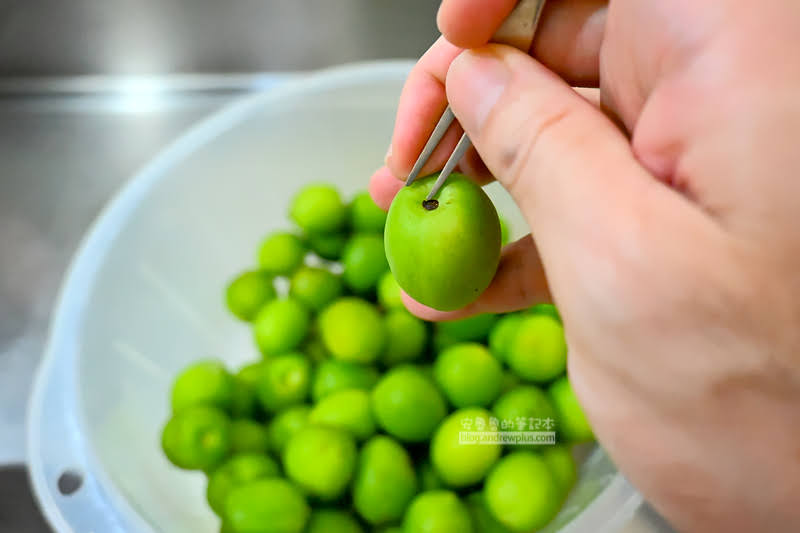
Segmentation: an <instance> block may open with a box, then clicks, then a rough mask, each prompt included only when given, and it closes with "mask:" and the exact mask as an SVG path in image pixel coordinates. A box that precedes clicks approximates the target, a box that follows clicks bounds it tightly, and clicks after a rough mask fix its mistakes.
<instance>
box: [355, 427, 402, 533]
mask: <svg viewBox="0 0 800 533" xmlns="http://www.w3.org/2000/svg"><path fill="white" fill-rule="evenodd" d="M416 492H417V475H416V473H415V472H414V465H413V464H412V463H411V457H409V455H408V452H407V451H406V450H405V448H403V446H401V445H400V444H399V443H398V442H397V441H395V440H393V439H391V438H389V437H386V436H384V435H378V436H376V437H373V438H371V439H370V440H369V441H367V443H366V444H364V447H363V448H362V450H361V455H360V456H359V462H358V468H357V469H356V475H355V479H354V481H353V506H354V507H355V508H356V510H357V511H358V514H359V515H361V517H362V518H364V520H366V521H367V522H369V523H370V524H372V525H379V524H386V523H388V522H393V521H395V520H399V519H400V518H402V517H403V512H404V511H405V510H406V507H408V504H409V502H411V499H412V498H413V497H414V495H415V494H416Z"/></svg>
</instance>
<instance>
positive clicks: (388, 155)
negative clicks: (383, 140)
mask: <svg viewBox="0 0 800 533" xmlns="http://www.w3.org/2000/svg"><path fill="white" fill-rule="evenodd" d="M390 157H392V145H391V144H390V145H389V149H388V150H386V155H385V156H383V164H384V165H388V164H389V158H390Z"/></svg>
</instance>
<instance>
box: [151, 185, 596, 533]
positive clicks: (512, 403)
mask: <svg viewBox="0 0 800 533" xmlns="http://www.w3.org/2000/svg"><path fill="white" fill-rule="evenodd" d="M289 216H290V218H291V220H292V221H293V222H294V224H295V225H296V228H294V229H291V230H289V231H285V232H276V233H272V234H271V235H269V236H268V237H267V238H266V239H265V240H264V241H263V243H262V244H261V246H260V248H259V250H258V262H257V266H256V267H255V268H254V269H252V270H249V271H247V272H244V273H242V274H240V275H239V276H238V277H236V278H235V279H234V280H233V281H232V282H230V284H229V285H228V287H227V291H226V303H227V306H228V308H229V309H230V311H231V313H232V314H233V315H234V316H236V317H237V318H238V319H240V320H241V321H243V322H244V323H246V324H247V325H248V326H249V327H250V328H251V329H252V332H253V337H254V340H255V345H256V346H257V348H258V351H259V352H260V356H259V357H258V359H257V360H255V361H253V362H252V363H250V364H247V365H245V366H243V367H241V368H239V369H238V370H236V371H235V372H233V371H231V370H229V369H228V368H226V367H225V366H224V365H223V363H222V362H220V361H218V360H208V359H207V360H201V361H198V362H196V363H194V364H192V365H190V366H189V367H187V368H186V369H184V370H183V371H182V372H181V373H180V374H179V375H178V376H177V378H176V380H175V382H174V384H173V387H172V391H171V407H172V413H171V417H170V419H169V420H168V421H167V423H166V425H165V426H164V428H163V432H162V435H161V443H162V447H163V450H164V453H165V454H166V456H167V458H168V459H169V460H170V461H171V462H172V463H173V464H174V465H175V466H177V467H179V468H182V469H187V470H199V471H202V472H204V473H205V474H206V475H207V479H208V485H207V500H208V504H209V505H210V506H211V509H212V510H213V511H214V512H215V513H216V514H217V515H218V516H219V517H220V519H221V524H222V526H221V528H222V529H221V531H223V532H225V533H301V532H308V533H359V532H367V531H376V532H384V533H396V532H404V533H450V532H452V533H471V532H472V533H482V532H486V533H500V532H531V531H536V530H538V529H541V528H542V527H543V526H545V525H546V524H547V523H548V522H550V521H551V520H552V519H553V518H554V517H555V516H556V514H557V513H558V511H559V509H560V507H561V505H562V503H563V502H564V500H565V498H566V496H567V494H568V492H569V491H570V489H571V487H572V485H573V484H574V483H575V480H576V478H577V469H576V463H575V460H574V458H573V454H572V452H571V446H572V445H573V444H574V443H580V442H587V441H591V440H592V439H593V436H592V431H591V428H590V427H589V425H588V423H587V421H586V418H585V416H584V414H583V412H582V410H581V407H580V406H579V404H578V402H577V400H576V398H575V395H574V394H573V392H572V389H571V387H570V383H569V381H568V380H567V378H566V375H565V368H566V357H567V348H566V343H565V340H564V333H563V328H562V325H561V321H560V319H559V317H558V314H557V312H556V310H555V309H554V308H553V307H552V306H549V305H540V306H536V307H534V308H532V309H529V310H526V311H520V312H515V313H510V314H505V315H492V314H483V315H478V316H474V317H471V318H466V319H462V320H456V321H451V322H440V323H437V324H433V323H428V322H425V321H423V320H420V319H419V318H417V317H415V316H413V315H411V314H410V313H409V312H408V311H407V310H406V309H405V308H404V306H403V303H402V300H401V291H400V289H399V287H398V285H397V283H396V282H395V280H394V278H393V277H392V274H391V272H390V271H389V269H388V265H387V261H386V257H385V254H384V243H383V229H384V224H385V221H386V214H385V213H384V212H383V211H382V210H381V209H380V208H378V207H377V206H376V205H375V204H374V203H373V202H372V199H371V198H370V197H369V195H368V194H367V193H366V192H363V193H360V194H358V195H356V196H355V197H354V198H353V199H352V201H350V202H349V203H345V201H343V199H342V197H341V195H340V193H339V192H338V191H337V189H336V188H335V187H332V186H329V185H322V184H314V185H309V186H306V187H304V188H303V189H302V190H300V191H299V192H298V193H297V195H296V196H295V197H294V198H293V200H292V202H291V206H290V209H289ZM287 280H288V283H287ZM534 426H536V427H534ZM534 429H536V430H537V431H538V430H543V429H546V430H550V431H551V432H554V434H555V440H556V441H557V444H552V443H550V444H544V443H536V442H521V441H520V442H513V441H508V442H507V441H505V440H503V439H502V438H501V436H502V435H506V437H508V436H509V435H511V436H512V437H513V435H515V432H520V431H527V432H530V431H533V430H534ZM465 433H466V434H473V435H479V436H481V437H480V438H479V440H481V439H482V440H481V442H480V443H476V442H474V441H468V440H464V438H463V435H464V434H465Z"/></svg>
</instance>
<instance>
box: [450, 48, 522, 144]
mask: <svg viewBox="0 0 800 533" xmlns="http://www.w3.org/2000/svg"><path fill="white" fill-rule="evenodd" d="M510 79H511V72H510V71H509V69H508V67H507V66H506V64H505V63H504V62H503V61H502V60H500V59H499V58H498V57H497V56H496V55H494V54H491V53H487V52H469V51H467V52H464V53H463V54H461V55H460V56H458V57H457V58H456V59H455V61H453V63H452V64H451V66H450V70H449V71H448V73H447V97H448V100H449V101H450V105H451V106H453V111H454V112H455V114H456V116H457V117H458V120H459V122H461V125H462V126H463V127H464V129H465V130H466V131H467V132H468V133H473V134H474V133H477V132H478V131H480V129H481V128H482V127H483V125H484V123H485V122H486V119H487V117H488V116H489V114H490V113H491V111H492V108H493V107H494V106H495V104H497V101H498V100H499V99H500V96H501V95H502V94H503V91H505V88H506V86H507V85H508V82H509V80H510Z"/></svg>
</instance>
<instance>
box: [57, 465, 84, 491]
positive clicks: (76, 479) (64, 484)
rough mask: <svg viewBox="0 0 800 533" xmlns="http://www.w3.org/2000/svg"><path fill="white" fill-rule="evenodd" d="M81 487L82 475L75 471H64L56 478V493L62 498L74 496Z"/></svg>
mask: <svg viewBox="0 0 800 533" xmlns="http://www.w3.org/2000/svg"><path fill="white" fill-rule="evenodd" d="M81 485H83V475H82V474H81V473H80V472H76V471H75V470H64V471H63V472H62V473H61V475H60V476H58V492H60V493H61V494H63V495H64V496H69V495H70V494H74V493H75V492H77V490H78V489H80V488H81Z"/></svg>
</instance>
